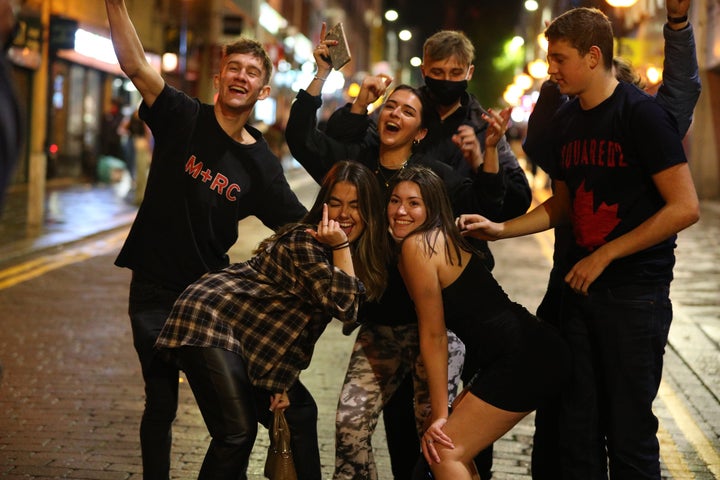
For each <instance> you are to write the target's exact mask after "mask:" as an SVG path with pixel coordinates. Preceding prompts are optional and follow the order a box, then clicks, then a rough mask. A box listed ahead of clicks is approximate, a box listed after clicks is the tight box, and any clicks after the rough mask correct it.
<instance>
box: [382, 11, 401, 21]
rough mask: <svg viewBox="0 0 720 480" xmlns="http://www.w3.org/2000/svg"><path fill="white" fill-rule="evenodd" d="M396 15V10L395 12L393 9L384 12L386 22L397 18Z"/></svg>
mask: <svg viewBox="0 0 720 480" xmlns="http://www.w3.org/2000/svg"><path fill="white" fill-rule="evenodd" d="M398 16H399V15H398V12H396V11H395V10H388V11H387V12H385V20H387V21H388V22H394V21H395V20H397V19H398Z"/></svg>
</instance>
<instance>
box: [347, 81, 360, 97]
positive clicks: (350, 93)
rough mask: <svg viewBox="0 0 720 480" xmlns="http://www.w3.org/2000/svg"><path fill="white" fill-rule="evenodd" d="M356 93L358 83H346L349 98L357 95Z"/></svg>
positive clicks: (358, 89) (358, 90) (358, 88)
mask: <svg viewBox="0 0 720 480" xmlns="http://www.w3.org/2000/svg"><path fill="white" fill-rule="evenodd" d="M358 93H360V85H358V84H357V83H355V82H353V83H351V84H350V85H348V89H347V94H348V96H349V97H350V98H355V97H357V96H358Z"/></svg>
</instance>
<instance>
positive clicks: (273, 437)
mask: <svg viewBox="0 0 720 480" xmlns="http://www.w3.org/2000/svg"><path fill="white" fill-rule="evenodd" d="M265 476H266V477H267V478H269V479H270V480H297V473H296V472H295V464H294V463H293V456H292V451H291V450H290V428H289V427H288V424H287V420H285V413H284V411H283V410H281V409H279V408H276V409H275V412H274V415H273V423H272V428H271V429H270V447H268V454H267V459H266V460H265Z"/></svg>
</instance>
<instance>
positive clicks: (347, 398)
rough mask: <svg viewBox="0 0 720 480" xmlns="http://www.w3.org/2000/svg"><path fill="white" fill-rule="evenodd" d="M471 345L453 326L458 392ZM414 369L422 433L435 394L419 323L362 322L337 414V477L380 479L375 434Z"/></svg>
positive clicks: (452, 386) (451, 355)
mask: <svg viewBox="0 0 720 480" xmlns="http://www.w3.org/2000/svg"><path fill="white" fill-rule="evenodd" d="M464 358H465V346H464V345H463V344H462V342H461V341H460V340H459V339H458V338H457V337H456V336H455V334H454V333H452V332H450V331H449V330H448V389H449V394H450V401H452V400H453V398H455V395H457V392H458V388H459V384H460V373H461V372H462V366H463V361H464ZM408 372H411V373H412V378H413V385H414V389H415V421H416V423H417V427H418V432H420V433H421V432H422V429H423V424H424V423H425V419H426V418H427V417H428V415H429V414H430V393H429V391H428V387H427V376H426V374H425V368H424V366H423V364H422V361H421V359H420V351H419V345H418V329H417V324H412V325H401V326H395V327H389V326H383V325H371V324H365V325H362V326H361V327H360V330H359V332H358V336H357V338H356V339H355V345H354V346H353V351H352V354H351V356H350V363H349V365H348V369H347V372H346V373H345V382H344V384H343V387H342V390H341V392H340V399H339V400H338V407H337V414H336V417H335V475H334V476H333V479H334V480H350V479H353V480H360V479H362V480H377V478H378V475H377V469H376V467H375V459H374V457H373V452H372V442H371V440H372V435H373V432H375V427H376V426H377V422H378V417H379V416H380V413H381V412H382V409H383V407H384V406H385V403H386V402H387V400H388V399H389V398H390V397H392V395H393V394H394V393H395V391H396V390H397V388H398V386H399V385H400V382H401V381H402V380H403V378H405V376H406V375H407V374H408Z"/></svg>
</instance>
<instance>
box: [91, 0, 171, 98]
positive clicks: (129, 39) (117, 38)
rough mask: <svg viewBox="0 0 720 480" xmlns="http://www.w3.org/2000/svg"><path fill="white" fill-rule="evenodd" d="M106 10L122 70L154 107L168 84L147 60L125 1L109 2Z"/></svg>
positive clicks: (107, 1)
mask: <svg viewBox="0 0 720 480" xmlns="http://www.w3.org/2000/svg"><path fill="white" fill-rule="evenodd" d="M105 8H106V9H107V16H108V21H109V22H110V36H111V37H112V42H113V47H114V48H115V55H117V58H118V61H119V62H120V68H121V69H122V71H123V72H125V75H127V76H128V78H129V79H130V81H131V82H132V83H133V85H135V88H137V89H138V92H140V95H142V97H143V101H144V102H145V104H147V106H148V107H150V106H152V104H153V103H154V102H155V99H157V97H158V95H160V92H162V89H163V87H164V86H165V81H164V80H163V78H162V76H161V75H160V73H158V72H157V71H156V70H155V69H154V68H153V67H152V66H151V65H150V63H149V62H148V61H147V58H145V50H144V49H143V46H142V43H141V42H140V38H139V37H138V34H137V32H136V31H135V26H134V25H133V23H132V21H131V20H130V15H129V14H128V11H127V7H126V6H125V1H124V0H105Z"/></svg>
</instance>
